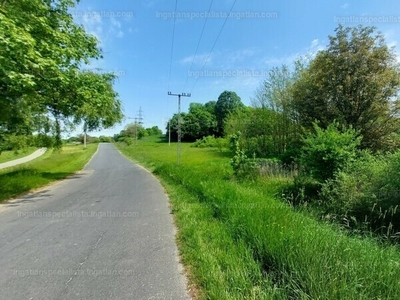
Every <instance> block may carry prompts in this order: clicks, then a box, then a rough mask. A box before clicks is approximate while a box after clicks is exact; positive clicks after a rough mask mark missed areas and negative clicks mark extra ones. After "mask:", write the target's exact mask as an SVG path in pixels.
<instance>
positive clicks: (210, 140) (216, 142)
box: [192, 135, 229, 151]
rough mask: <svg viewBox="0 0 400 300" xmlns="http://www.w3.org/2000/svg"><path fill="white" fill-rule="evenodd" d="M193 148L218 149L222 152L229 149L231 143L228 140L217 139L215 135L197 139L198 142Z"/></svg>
mask: <svg viewBox="0 0 400 300" xmlns="http://www.w3.org/2000/svg"><path fill="white" fill-rule="evenodd" d="M192 147H196V148H217V149H218V150H220V151H222V150H223V149H228V148H229V141H228V140H227V139H226V138H221V137H219V138H216V137H215V136H213V135H209V136H205V137H202V138H201V139H197V140H196V142H194V143H193V144H192Z"/></svg>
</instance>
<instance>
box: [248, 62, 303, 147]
mask: <svg viewBox="0 0 400 300" xmlns="http://www.w3.org/2000/svg"><path fill="white" fill-rule="evenodd" d="M306 63H307V62H306V61H304V60H297V61H296V62H295V63H294V67H293V69H291V68H289V67H288V66H286V65H282V66H281V67H274V68H272V69H271V70H270V71H269V73H268V76H267V78H266V79H265V80H264V82H263V83H262V85H261V87H260V88H259V89H258V90H257V91H256V95H255V98H254V99H253V100H252V106H253V107H256V108H258V109H261V110H270V111H271V112H270V113H268V114H262V113H257V114H254V118H255V117H262V116H263V115H268V116H269V118H271V119H270V121H269V124H270V126H271V128H270V132H269V135H270V137H271V141H272V149H273V151H272V152H273V153H274V154H275V155H281V154H283V153H284V152H286V151H288V149H289V148H290V147H291V145H293V143H294V142H295V141H297V140H299V139H300V137H299V133H300V130H299V126H298V118H297V115H296V112H295V110H294V107H293V95H292V87H293V84H294V83H295V82H296V80H297V79H298V77H299V74H300V73H301V71H302V70H303V69H304V66H305V64H306ZM257 122H258V123H259V122H260V121H257Z"/></svg>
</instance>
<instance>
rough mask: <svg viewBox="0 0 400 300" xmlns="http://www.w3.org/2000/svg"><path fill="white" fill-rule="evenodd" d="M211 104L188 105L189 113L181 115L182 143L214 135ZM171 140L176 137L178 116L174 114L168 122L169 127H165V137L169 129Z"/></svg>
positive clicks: (215, 123) (214, 122) (215, 126)
mask: <svg viewBox="0 0 400 300" xmlns="http://www.w3.org/2000/svg"><path fill="white" fill-rule="evenodd" d="M212 106H213V103H210V102H208V103H206V104H204V105H203V104H201V103H190V105H189V112H188V113H181V118H182V120H181V132H182V140H183V141H195V140H197V139H200V138H202V137H205V136H209V135H214V134H215V133H216V128H217V121H216V117H215V115H214V114H213V113H211V111H212ZM168 127H170V130H171V138H172V139H173V140H176V139H177V136H178V115H177V114H175V115H174V116H173V117H172V119H171V120H170V126H167V135H168V134H169V128H168Z"/></svg>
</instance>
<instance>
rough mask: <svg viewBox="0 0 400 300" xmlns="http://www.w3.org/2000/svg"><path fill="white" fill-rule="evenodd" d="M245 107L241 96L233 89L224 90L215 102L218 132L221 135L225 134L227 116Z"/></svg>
mask: <svg viewBox="0 0 400 300" xmlns="http://www.w3.org/2000/svg"><path fill="white" fill-rule="evenodd" d="M241 108H244V105H243V103H242V101H241V99H240V97H239V96H238V95H237V94H236V93H235V92H231V91H224V92H223V93H222V94H221V95H219V97H218V101H217V103H216V104H215V116H216V121H217V133H218V135H219V136H222V135H223V134H224V126H225V121H226V118H227V117H228V116H229V115H230V114H232V113H234V112H235V111H237V110H239V109H241Z"/></svg>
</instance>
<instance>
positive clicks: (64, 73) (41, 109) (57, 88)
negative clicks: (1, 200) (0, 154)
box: [0, 0, 121, 146]
mask: <svg viewBox="0 0 400 300" xmlns="http://www.w3.org/2000/svg"><path fill="white" fill-rule="evenodd" d="M77 2H78V1H77V0H18V1H17V0H8V1H2V3H1V4H0V32H1V35H0V65H1V68H0V106H1V108H2V109H1V111H0V135H4V134H10V133H17V134H19V132H21V134H23V133H24V132H25V133H29V132H31V131H32V128H31V126H32V124H34V119H35V118H34V117H35V116H46V117H49V118H48V120H52V121H54V122H55V128H56V136H57V139H56V140H57V143H56V144H57V145H58V146H60V144H61V137H60V136H61V130H62V125H63V124H67V125H68V124H72V123H73V121H74V119H75V120H76V119H79V118H82V115H84V113H82V112H83V111H86V112H87V109H86V108H84V107H83V106H85V104H86V102H85V101H82V98H81V97H80V96H81V94H80V92H79V89H80V87H79V84H78V83H79V82H80V79H81V78H82V77H84V74H82V71H81V70H80V68H81V66H82V65H83V64H88V63H89V61H90V60H91V59H99V58H101V53H100V49H99V48H98V41H97V39H96V38H95V37H94V36H92V35H90V34H88V33H86V32H85V30H84V28H83V26H81V25H78V24H75V23H74V19H73V17H72V15H71V14H70V13H69V10H70V8H72V7H73V6H75V5H76V3H77ZM103 79H104V78H103ZM106 81H107V80H106ZM97 87H98V86H97ZM89 98H90V97H89ZM89 98H88V97H86V98H84V100H88V99H89ZM91 99H92V98H91ZM103 99H104V98H103ZM107 99H109V98H107ZM114 99H115V97H114ZM91 101H93V99H92V100H91ZM108 104H109V103H108V102H107V101H106V102H104V103H102V104H101V105H102V106H104V107H105V108H109V106H108ZM114 104H116V105H115V106H114V108H116V110H115V111H113V112H114V113H115V114H114V115H120V114H121V107H120V105H119V106H118V103H117V102H114ZM87 115H88V114H87ZM91 115H93V114H92V113H91ZM100 119H104V118H100ZM116 120H119V117H116V118H114V119H113V120H112V121H111V119H110V118H108V119H107V121H105V122H103V124H102V125H104V124H105V123H106V122H109V121H111V122H115V121H116ZM90 121H93V118H92V117H91V118H90ZM94 123H95V125H99V124H100V123H99V122H97V121H96V122H94ZM92 125H93V123H91V124H90V125H89V126H92ZM0 139H1V137H0Z"/></svg>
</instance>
